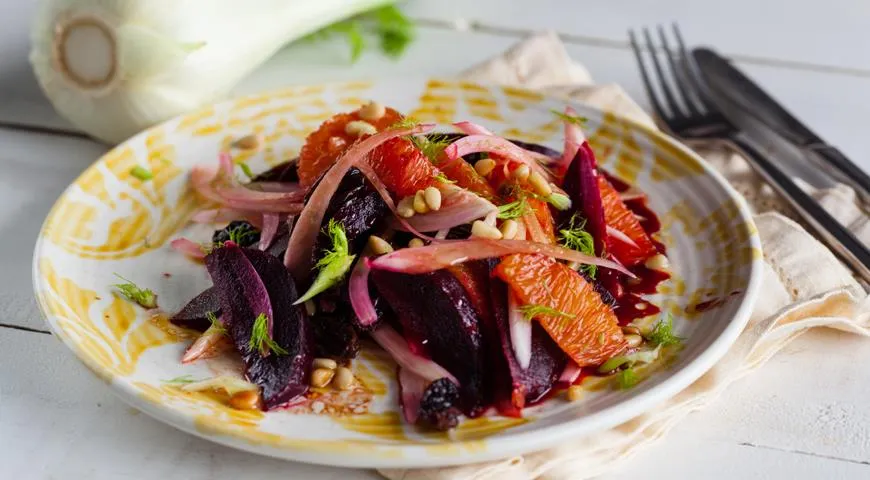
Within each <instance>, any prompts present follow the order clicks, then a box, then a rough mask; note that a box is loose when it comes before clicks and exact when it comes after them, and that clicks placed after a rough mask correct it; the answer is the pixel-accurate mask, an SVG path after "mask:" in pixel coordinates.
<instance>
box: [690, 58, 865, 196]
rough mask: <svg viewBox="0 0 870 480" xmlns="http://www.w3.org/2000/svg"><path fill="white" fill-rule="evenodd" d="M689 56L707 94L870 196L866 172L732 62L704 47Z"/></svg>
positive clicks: (733, 120) (743, 127)
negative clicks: (727, 102) (726, 100)
mask: <svg viewBox="0 0 870 480" xmlns="http://www.w3.org/2000/svg"><path fill="white" fill-rule="evenodd" d="M692 57H693V59H694V61H695V64H696V65H697V67H698V69H699V70H700V72H701V73H702V74H703V76H704V78H705V80H706V81H707V85H708V87H709V88H710V90H711V92H710V93H712V94H717V95H722V96H726V97H728V98H729V99H730V100H731V102H732V103H733V104H734V105H735V106H736V107H738V108H740V109H741V110H742V111H744V112H745V113H747V114H749V115H751V116H752V117H754V119H755V120H756V121H758V122H761V123H762V124H764V125H766V126H767V127H768V128H770V129H771V130H773V131H774V132H776V133H777V134H778V135H780V136H781V137H782V138H783V139H785V140H787V141H788V142H789V143H791V144H792V145H794V146H795V147H797V148H798V149H800V150H801V152H802V153H804V154H805V155H807V156H808V157H809V158H812V159H814V160H815V161H816V162H817V163H819V164H821V165H823V166H830V167H834V168H835V169H836V177H837V179H838V180H840V181H843V182H845V183H847V184H849V185H850V186H852V187H853V188H854V189H855V190H857V191H858V192H859V193H860V194H862V196H865V197H866V196H868V195H870V175H868V174H867V172H865V171H864V170H862V169H861V167H859V166H858V165H855V163H853V162H852V161H851V160H849V158H848V157H846V155H844V154H843V153H842V152H840V151H839V150H838V149H837V148H836V147H834V146H832V145H830V144H829V143H827V142H825V141H824V140H822V138H821V137H819V136H818V135H816V134H815V133H814V132H813V131H812V130H810V129H809V128H808V127H807V126H806V125H804V124H803V123H801V121H800V120H798V119H797V118H795V117H794V116H793V115H792V114H791V113H789V112H788V111H787V110H786V109H785V108H784V107H783V106H782V105H780V104H779V103H778V102H777V101H776V100H774V99H773V97H771V96H770V95H769V94H767V92H765V91H764V90H762V89H761V87H759V86H758V85H757V84H755V82H753V81H752V80H751V79H750V78H749V77H747V76H746V75H744V74H743V72H741V71H740V70H738V69H737V67H735V66H734V65H732V64H731V62H729V61H728V60H726V59H725V58H723V57H721V56H720V55H719V54H717V53H716V52H714V51H712V50H710V49H707V48H696V49H694V50H692ZM729 120H731V121H732V122H733V123H734V124H735V125H736V126H737V127H738V128H740V129H745V130H746V131H747V132H748V133H750V134H751V132H752V130H753V129H752V128H751V127H749V126H747V125H742V124H741V122H740V119H739V118H729Z"/></svg>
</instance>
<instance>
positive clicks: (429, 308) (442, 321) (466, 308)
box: [372, 270, 490, 417]
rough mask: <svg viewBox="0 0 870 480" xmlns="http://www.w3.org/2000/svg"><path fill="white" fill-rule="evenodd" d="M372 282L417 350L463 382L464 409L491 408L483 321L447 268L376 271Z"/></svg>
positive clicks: (474, 411)
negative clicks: (417, 272) (417, 271)
mask: <svg viewBox="0 0 870 480" xmlns="http://www.w3.org/2000/svg"><path fill="white" fill-rule="evenodd" d="M372 280H373V281H374V283H375V286H376V287H377V290H378V291H379V292H380V294H381V296H382V297H383V298H384V300H386V301H387V303H388V304H389V306H390V307H391V309H392V310H393V312H395V314H396V316H397V317H398V319H399V321H400V324H401V326H402V333H403V335H404V336H405V338H406V339H408V343H409V346H410V347H411V349H412V351H415V352H418V353H420V354H421V355H425V356H428V357H429V358H431V359H432V360H434V361H435V362H437V363H438V364H439V365H441V366H443V367H444V368H445V369H447V371H449V372H450V373H451V374H453V375H454V376H455V377H456V378H457V380H459V383H460V392H459V394H460V407H461V409H462V411H463V413H465V414H466V415H468V416H469V417H474V416H478V415H480V414H482V413H483V412H484V410H485V408H486V406H488V405H489V398H490V395H489V394H488V393H489V389H488V388H486V379H487V378H488V375H489V372H487V371H486V357H487V350H486V346H485V345H484V343H483V336H482V334H481V331H480V318H479V317H478V315H477V312H476V311H475V309H474V307H473V306H472V304H471V302H470V300H469V299H468V296H467V295H466V293H465V290H464V288H463V286H462V284H461V283H460V282H459V281H458V280H457V279H456V277H454V276H453V274H451V273H450V272H448V271H446V270H438V271H435V272H432V273H427V274H423V275H408V274H404V273H397V272H389V271H386V270H375V271H373V272H372Z"/></svg>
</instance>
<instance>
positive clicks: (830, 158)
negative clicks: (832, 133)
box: [803, 143, 870, 197]
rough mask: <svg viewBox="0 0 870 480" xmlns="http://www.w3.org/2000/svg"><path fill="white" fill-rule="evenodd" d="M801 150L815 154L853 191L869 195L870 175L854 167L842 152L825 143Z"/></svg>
mask: <svg viewBox="0 0 870 480" xmlns="http://www.w3.org/2000/svg"><path fill="white" fill-rule="evenodd" d="M803 149H804V150H806V151H808V152H811V153H814V154H816V155H817V156H819V157H821V159H822V160H823V161H824V162H825V163H826V164H828V165H831V166H832V167H834V168H836V169H837V170H839V171H840V173H842V177H843V178H842V179H843V180H844V181H845V182H847V183H849V184H850V185H851V186H852V187H853V188H854V189H855V190H858V191H859V192H860V193H862V194H863V196H865V197H866V196H868V195H870V175H867V173H866V172H865V171H864V170H862V169H861V167H859V166H858V165H855V164H854V163H853V162H852V161H851V160H849V157H847V156H846V155H843V152H841V151H840V150H838V149H837V148H836V147H833V146H831V145H828V144H826V143H813V144H810V145H805V146H803Z"/></svg>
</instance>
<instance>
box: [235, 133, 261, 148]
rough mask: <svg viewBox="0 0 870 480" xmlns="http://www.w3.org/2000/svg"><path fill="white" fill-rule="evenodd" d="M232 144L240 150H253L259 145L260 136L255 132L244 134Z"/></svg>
mask: <svg viewBox="0 0 870 480" xmlns="http://www.w3.org/2000/svg"><path fill="white" fill-rule="evenodd" d="M233 146H234V147H236V148H241V149H242V150H254V149H255V148H257V147H259V146H260V136H259V135H257V134H253V133H252V134H250V135H245V136H244V137H242V138H240V139H238V140H236V141H235V142H233Z"/></svg>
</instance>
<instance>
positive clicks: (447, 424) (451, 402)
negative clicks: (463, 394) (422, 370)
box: [419, 378, 460, 430]
mask: <svg viewBox="0 0 870 480" xmlns="http://www.w3.org/2000/svg"><path fill="white" fill-rule="evenodd" d="M458 402H459V389H458V388H457V387H456V384H455V383H453V382H452V381H450V380H448V379H446V378H439V379H438V380H435V381H434V382H432V383H430V384H429V386H428V387H426V390H425V391H424V392H423V397H422V398H421V399H420V412H419V418H420V420H422V421H424V422H426V423H428V424H429V425H431V426H432V427H434V428H436V429H438V430H449V429H451V428H454V427H455V426H456V425H458V424H459V414H460V412H459V408H457V407H456V404H457V403H458Z"/></svg>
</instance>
